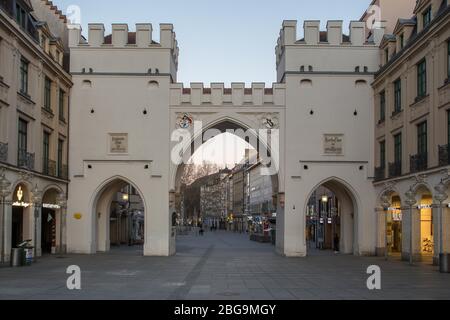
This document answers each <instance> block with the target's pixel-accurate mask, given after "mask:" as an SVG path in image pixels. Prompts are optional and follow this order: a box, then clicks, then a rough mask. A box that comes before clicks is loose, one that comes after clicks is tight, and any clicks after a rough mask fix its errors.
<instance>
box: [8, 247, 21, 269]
mask: <svg viewBox="0 0 450 320" xmlns="http://www.w3.org/2000/svg"><path fill="white" fill-rule="evenodd" d="M23 256H24V250H23V249H22V248H12V249H11V267H21V266H23Z"/></svg>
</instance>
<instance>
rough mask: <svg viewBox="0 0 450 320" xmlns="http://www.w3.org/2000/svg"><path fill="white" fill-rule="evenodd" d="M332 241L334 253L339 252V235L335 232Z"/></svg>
mask: <svg viewBox="0 0 450 320" xmlns="http://www.w3.org/2000/svg"><path fill="white" fill-rule="evenodd" d="M333 242H334V253H339V235H338V234H337V233H336V234H335V235H334V239H333Z"/></svg>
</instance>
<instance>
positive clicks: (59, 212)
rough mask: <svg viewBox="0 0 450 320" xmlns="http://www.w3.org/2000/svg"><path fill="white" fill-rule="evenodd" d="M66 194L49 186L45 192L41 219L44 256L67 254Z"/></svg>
mask: <svg viewBox="0 0 450 320" xmlns="http://www.w3.org/2000/svg"><path fill="white" fill-rule="evenodd" d="M61 201H63V202H65V194H64V192H63V190H62V189H61V188H60V187H58V186H53V185H52V186H49V187H47V188H46V190H44V193H43V197H42V209H41V219H40V239H41V241H40V248H41V253H42V254H55V253H64V252H65V248H64V245H65V241H64V235H63V233H64V229H65V227H64V226H65V223H66V222H65V217H64V212H63V211H64V210H65V207H64V206H61Z"/></svg>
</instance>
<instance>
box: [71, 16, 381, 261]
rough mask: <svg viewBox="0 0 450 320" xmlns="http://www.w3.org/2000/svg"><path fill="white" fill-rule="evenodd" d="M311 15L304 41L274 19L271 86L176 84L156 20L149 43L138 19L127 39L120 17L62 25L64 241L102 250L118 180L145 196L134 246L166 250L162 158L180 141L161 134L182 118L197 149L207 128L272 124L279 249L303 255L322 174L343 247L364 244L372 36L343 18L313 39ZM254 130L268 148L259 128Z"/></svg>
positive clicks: (173, 48)
mask: <svg viewBox="0 0 450 320" xmlns="http://www.w3.org/2000/svg"><path fill="white" fill-rule="evenodd" d="M318 25H319V24H318V22H315V21H314V22H311V21H310V22H305V34H306V40H305V41H297V39H296V22H294V21H285V22H284V23H283V29H282V31H281V35H280V39H279V42H278V46H277V60H278V66H277V71H278V81H279V82H278V83H275V84H273V87H272V88H265V87H264V84H260V83H254V84H252V86H251V88H245V85H244V84H242V83H233V84H232V85H231V88H230V89H227V88H224V85H223V84H221V83H213V84H211V85H210V86H208V87H207V86H206V85H204V84H201V83H192V84H191V86H190V88H184V87H183V85H182V84H177V83H176V70H177V56H178V47H177V42H176V40H175V34H174V32H173V28H172V26H171V25H161V43H159V44H158V43H154V42H152V41H151V33H152V27H151V25H137V26H136V29H137V33H136V36H135V38H136V41H135V42H136V43H134V35H133V34H130V33H129V32H128V27H127V26H126V25H113V28H112V30H113V31H112V37H105V35H104V27H103V25H99V24H93V25H90V26H89V38H88V40H87V41H85V40H84V39H83V38H82V37H81V31H80V30H79V29H72V30H70V37H69V38H70V39H69V43H70V46H71V73H72V75H73V82H74V87H73V92H72V101H71V102H72V103H71V106H72V110H73V115H72V118H71V120H72V122H71V126H70V128H71V132H70V135H71V137H72V138H71V150H72V152H71V156H70V163H71V169H70V177H71V192H70V196H69V203H68V206H69V208H68V248H69V251H71V252H79V253H95V252H97V251H105V250H108V248H109V246H108V237H107V234H108V232H105V230H107V228H108V227H107V226H106V221H108V219H107V215H108V212H109V211H108V203H109V198H110V192H113V191H115V190H114V189H117V188H118V187H120V183H119V182H118V181H122V182H126V183H131V184H132V185H133V186H134V187H135V188H136V189H137V190H139V193H140V195H141V196H142V199H143V201H144V203H145V212H146V229H145V230H146V241H145V249H144V254H145V255H171V254H174V253H175V250H176V248H175V239H174V237H173V235H174V233H173V232H172V228H171V223H170V220H171V219H170V214H169V213H170V212H172V211H173V207H174V194H175V192H176V191H177V190H178V189H179V187H180V183H179V177H180V173H181V171H182V168H183V165H182V164H181V165H178V164H177V163H174V162H173V161H172V159H171V156H172V150H173V148H174V147H176V145H177V142H178V141H172V142H171V143H170V140H171V137H172V133H173V132H174V130H176V129H180V127H181V128H185V129H187V131H188V132H191V133H192V136H193V137H195V138H192V139H191V140H188V141H187V142H186V141H185V142H186V143H185V145H184V147H185V149H183V150H184V151H186V150H187V148H189V147H191V143H192V147H193V150H195V149H196V148H197V147H198V146H199V145H198V144H196V143H195V142H196V141H197V140H198V137H199V136H201V133H203V132H205V131H206V130H208V129H217V130H219V131H218V132H219V133H220V132H222V131H223V130H225V129H239V128H241V129H243V130H248V129H254V130H260V129H271V130H272V132H275V129H277V130H279V137H280V139H279V148H273V150H270V151H271V153H272V156H273V158H274V159H275V161H274V164H275V167H276V168H277V169H278V171H276V172H275V173H277V176H276V177H277V179H278V183H277V184H278V186H279V196H278V198H279V202H280V204H279V206H278V207H279V212H278V221H279V222H278V223H277V228H278V230H277V231H278V236H277V241H278V242H277V250H278V252H279V253H281V254H283V255H286V256H305V255H306V254H307V252H306V245H305V212H306V207H307V202H308V199H309V196H310V195H311V193H312V192H313V191H314V189H315V188H316V187H318V186H320V185H321V184H324V183H325V184H326V185H327V186H328V187H329V188H330V189H332V190H333V191H334V192H335V193H336V194H340V195H341V198H342V199H343V200H342V203H343V207H344V208H343V210H344V211H345V214H344V215H343V216H344V218H343V219H344V223H343V226H344V227H343V228H344V230H345V236H344V238H343V240H342V241H343V246H342V247H343V248H345V251H346V252H347V253H355V254H374V253H375V247H376V246H375V242H376V230H374V229H373V225H375V222H376V215H375V214H374V208H375V199H376V196H375V192H374V187H373V185H372V170H373V169H372V168H373V167H374V166H373V148H372V147H371V146H372V145H373V131H374V130H373V122H372V112H371V108H372V106H373V94H372V90H371V88H370V83H371V82H372V81H373V73H374V72H375V71H377V68H378V64H379V63H378V47H377V43H367V42H366V40H365V39H366V37H365V31H364V23H361V22H352V23H351V35H350V37H349V39H347V38H346V37H343V35H342V26H341V25H342V23H341V22H335V21H334V22H329V24H328V25H329V30H328V39H329V42H326V43H325V42H320V41H319V39H320V36H319V29H318ZM106 39H111V41H106ZM346 39H347V40H346ZM105 42H107V43H105ZM109 42H110V43H109ZM330 56H332V57H333V59H327V57H330ZM302 65H305V66H306V69H305V67H303V68H302ZM309 66H311V68H310V67H309ZM356 67H359V69H356ZM150 69H151V70H150ZM156 70H157V71H156ZM324 92H326V93H327V94H323V93H324ZM199 122H201V123H202V128H201V129H200V130H201V131H198V128H197V127H196V124H198V123H199ZM268 123H270V125H269V126H268ZM111 135H113V136H116V137H117V136H118V137H120V140H121V141H122V145H121V146H122V147H123V149H120V148H119V149H118V151H117V150H115V151H114V150H113V149H111V143H112V142H111V139H112V138H111ZM336 139H337V140H336ZM259 140H260V141H261V142H262V145H264V146H269V145H270V146H271V147H272V144H271V141H270V139H268V138H267V137H261V136H260V137H259ZM252 141H253V144H257V143H256V141H257V140H256V139H253V140H251V142H252ZM334 142H336V143H334ZM336 144H337V146H336ZM255 147H257V145H256V146H255ZM183 150H182V151H183ZM116 151H117V152H116ZM185 154H189V153H186V152H185ZM86 199H89V200H88V201H87V200H86ZM77 213H79V214H78V215H77ZM105 228H106V229H105Z"/></svg>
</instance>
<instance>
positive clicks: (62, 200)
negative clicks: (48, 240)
mask: <svg viewBox="0 0 450 320" xmlns="http://www.w3.org/2000/svg"><path fill="white" fill-rule="evenodd" d="M56 204H57V205H58V206H59V212H60V218H59V254H60V255H63V254H64V248H63V245H64V242H63V226H64V225H65V223H64V220H65V210H66V208H67V198H66V195H65V194H64V193H62V192H61V193H59V194H58V195H57V196H56Z"/></svg>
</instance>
